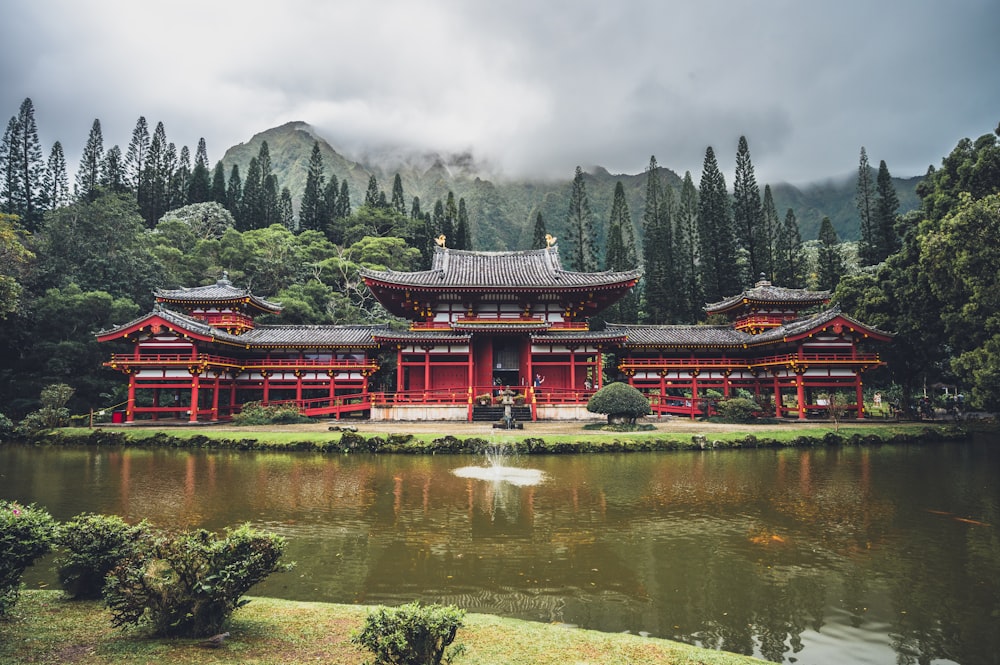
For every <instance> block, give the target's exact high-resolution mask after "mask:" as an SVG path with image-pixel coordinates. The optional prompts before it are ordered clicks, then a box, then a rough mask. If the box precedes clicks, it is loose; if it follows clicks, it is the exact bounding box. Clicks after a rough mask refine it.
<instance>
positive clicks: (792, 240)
mask: <svg viewBox="0 0 1000 665" xmlns="http://www.w3.org/2000/svg"><path fill="white" fill-rule="evenodd" d="M774 262H775V268H774V280H775V282H776V283H778V284H780V285H781V286H785V287H789V288H803V287H804V286H805V280H806V268H805V256H804V254H803V251H802V234H801V233H800V232H799V223H798V221H796V219H795V211H793V210H792V209H791V208H789V209H788V211H787V212H786V213H785V221H784V223H783V224H782V228H781V232H780V233H779V234H778V237H777V238H776V239H775V245H774Z"/></svg>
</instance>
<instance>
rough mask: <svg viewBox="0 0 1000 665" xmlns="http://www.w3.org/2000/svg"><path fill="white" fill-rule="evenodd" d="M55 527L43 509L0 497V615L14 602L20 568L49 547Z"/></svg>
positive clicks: (4, 613) (29, 563) (30, 562)
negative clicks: (1, 499) (3, 499)
mask: <svg viewBox="0 0 1000 665" xmlns="http://www.w3.org/2000/svg"><path fill="white" fill-rule="evenodd" d="M55 531H56V521H55V520H54V519H52V516H51V515H49V513H48V512H46V511H45V510H43V509H41V508H36V507H35V506H34V504H32V505H30V506H21V505H19V504H17V503H13V502H10V501H0V618H2V617H6V616H7V615H8V613H9V612H10V610H11V609H12V608H13V607H14V605H15V603H17V599H18V597H19V596H20V592H21V575H23V574H24V569H25V568H27V567H28V566H30V565H31V564H32V563H34V561H35V559H37V558H38V557H40V556H42V555H44V554H47V553H48V552H49V550H51V549H52V544H53V542H54V541H55Z"/></svg>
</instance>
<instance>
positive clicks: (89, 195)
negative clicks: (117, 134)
mask: <svg viewBox="0 0 1000 665" xmlns="http://www.w3.org/2000/svg"><path fill="white" fill-rule="evenodd" d="M103 160H104V137H103V136H102V134H101V121H100V120H98V119H96V118H95V119H94V123H93V124H92V125H91V127H90V135H89V136H88V137H87V144H86V145H85V146H84V147H83V155H82V156H81V157H80V168H78V169H77V171H76V195H77V196H78V197H79V198H82V199H86V200H87V201H93V200H94V199H95V198H97V188H98V187H99V186H100V183H101V163H102V161H103Z"/></svg>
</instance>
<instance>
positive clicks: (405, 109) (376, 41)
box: [0, 0, 1000, 184]
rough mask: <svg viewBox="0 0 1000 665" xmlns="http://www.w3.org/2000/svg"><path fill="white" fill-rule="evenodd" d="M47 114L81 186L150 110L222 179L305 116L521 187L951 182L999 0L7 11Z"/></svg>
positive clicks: (72, 0)
mask: <svg viewBox="0 0 1000 665" xmlns="http://www.w3.org/2000/svg"><path fill="white" fill-rule="evenodd" d="M25 97H30V98H31V99H32V101H33V103H34V107H35V117H36V121H37V123H38V129H39V135H40V138H41V141H42V143H43V149H44V150H45V153H46V157H47V155H48V150H49V149H50V148H51V145H52V143H53V142H54V141H56V140H59V141H60V142H61V143H62V145H63V148H64V150H65V152H66V156H67V160H68V161H69V163H70V168H71V169H74V168H75V166H76V163H77V161H78V159H79V154H80V152H81V150H82V148H83V145H84V143H85V142H86V139H87V134H88V133H89V131H90V126H91V123H92V122H93V120H94V119H95V118H98V119H100V121H101V125H102V129H103V135H104V142H105V148H109V147H111V145H113V144H119V145H120V146H121V148H122V150H123V151H124V150H125V148H126V147H127V144H128V142H129V139H130V137H131V133H132V129H133V128H134V127H135V123H136V120H137V119H138V117H139V116H140V115H141V116H145V117H146V119H147V121H148V122H149V125H150V128H151V129H152V128H153V127H154V126H155V124H156V123H157V122H159V121H162V122H163V123H164V126H165V128H166V133H167V138H168V140H170V141H172V142H174V143H176V144H177V145H178V147H180V146H182V145H187V146H189V147H190V148H191V150H192V153H193V151H194V149H195V147H196V146H197V142H198V139H199V138H200V137H204V138H205V139H206V141H207V145H208V155H209V159H210V161H211V162H212V163H214V162H215V161H217V160H218V159H220V158H221V157H222V155H223V153H224V151H225V150H226V149H227V148H228V147H230V146H231V145H234V144H237V143H240V142H245V141H247V140H249V139H250V138H251V137H252V136H253V135H254V134H255V133H258V132H260V131H263V130H265V129H268V128H270V127H274V126H277V125H279V124H282V123H285V122H288V121H291V120H302V121H305V122H308V123H310V124H311V125H313V126H314V127H316V128H317V130H318V131H319V133H320V134H321V135H322V136H324V137H326V138H327V140H328V141H330V143H331V144H332V145H333V147H334V148H335V149H337V150H338V151H340V152H342V153H345V154H347V155H348V156H350V155H351V154H352V153H356V151H358V150H360V149H361V148H362V147H364V146H374V147H381V146H403V147H408V148H417V149H430V150H436V151H441V152H449V151H465V150H470V151H472V152H473V153H474V154H475V155H476V156H477V157H478V158H480V159H483V160H488V161H490V162H491V163H492V164H494V165H495V166H496V167H498V168H501V169H502V170H503V171H504V172H505V173H507V174H510V175H525V174H527V175H552V176H558V177H562V178H570V177H572V174H573V170H574V168H575V167H576V165H581V166H583V167H584V168H587V167H589V166H591V165H600V166H604V167H605V168H607V169H608V170H609V171H611V172H612V173H641V172H642V171H643V169H644V168H645V167H646V165H647V164H648V162H649V158H650V155H655V156H656V158H657V161H658V162H659V163H660V165H662V166H666V167H668V168H671V169H673V170H675V171H677V172H678V173H680V174H683V172H684V171H685V170H690V171H691V172H692V175H693V176H694V178H695V181H696V182H697V181H698V178H699V176H700V173H701V167H702V160H703V158H704V154H705V148H706V147H707V146H712V147H713V148H714V150H715V153H716V156H717V158H718V160H719V163H720V166H721V167H722V169H723V171H725V172H726V173H727V175H728V176H729V178H730V179H729V183H730V184H732V181H731V174H732V170H733V167H734V164H735V154H736V146H737V141H738V139H739V136H740V135H745V136H746V137H747V140H748V141H749V144H750V154H751V158H752V161H753V164H754V168H755V172H756V176H757V180H758V182H759V183H761V184H763V183H765V182H772V183H777V182H780V181H788V182H794V183H802V182H807V181H812V180H816V179H822V178H826V177H828V176H835V175H842V174H850V173H852V172H856V170H857V165H858V156H859V151H860V148H861V146H865V148H866V150H867V153H868V157H869V160H870V161H871V163H872V165H873V166H877V165H878V162H879V160H882V159H884V160H885V161H886V163H887V165H888V167H889V170H890V172H891V173H892V174H893V175H895V176H911V175H920V174H923V173H924V172H925V171H926V169H927V167H928V165H931V164H933V165H934V166H938V165H939V164H940V162H941V158H942V157H944V156H945V155H946V154H948V152H950V151H951V149H952V148H953V147H954V146H955V144H956V143H957V142H958V140H959V139H961V138H963V137H969V138H976V137H978V136H980V135H982V134H985V133H988V132H990V131H992V130H993V129H994V128H995V127H996V126H997V123H998V122H1000V2H997V0H951V1H948V2H945V1H943V0H838V1H837V2H829V1H824V0H815V1H812V0H753V1H749V0H726V1H722V0H698V1H696V2H695V1H691V0H686V1H680V0H674V1H672V2H671V1H667V0H649V1H629V0H492V1H484V2H479V1H474V0H385V1H380V0H350V1H341V0H282V1H280V2H274V1H272V2H261V1H259V0H239V1H232V2H230V1H228V0H198V1H191V0H170V1H169V2H156V3H154V2H146V1H140V0H4V2H2V7H0V118H3V122H4V126H6V119H8V118H9V117H10V116H12V115H15V114H16V113H17V111H18V108H19V106H20V104H21V102H22V101H23V100H24V98H25Z"/></svg>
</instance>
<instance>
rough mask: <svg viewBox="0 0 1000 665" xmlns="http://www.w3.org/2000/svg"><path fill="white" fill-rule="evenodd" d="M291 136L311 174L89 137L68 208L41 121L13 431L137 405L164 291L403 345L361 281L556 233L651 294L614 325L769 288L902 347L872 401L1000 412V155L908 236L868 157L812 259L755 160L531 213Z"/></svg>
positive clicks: (437, 175)
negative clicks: (256, 299)
mask: <svg viewBox="0 0 1000 665" xmlns="http://www.w3.org/2000/svg"><path fill="white" fill-rule="evenodd" d="M299 125H304V123H298V124H297V126H295V127H291V128H290V129H292V130H293V131H294V133H295V135H296V136H297V137H299V140H301V139H302V136H306V137H307V138H306V140H311V144H310V146H309V149H308V150H306V152H308V153H309V154H308V156H301V158H293V157H291V156H289V154H286V153H288V150H287V148H288V147H287V146H286V145H284V144H282V145H281V149H280V151H279V153H278V154H279V156H278V158H277V162H278V163H277V165H276V162H275V157H274V156H273V155H272V153H271V149H270V146H269V143H268V141H267V140H266V138H263V139H261V140H259V141H256V142H255V143H254V144H253V146H252V147H251V146H248V145H242V144H241V145H240V146H236V147H234V148H231V149H230V151H229V152H227V155H226V157H225V158H224V159H222V160H219V161H218V162H216V163H215V164H214V166H213V165H211V164H210V162H209V159H208V152H207V147H206V145H205V142H204V140H201V141H199V144H198V146H197V147H196V149H195V151H194V155H193V157H192V154H191V151H190V150H189V148H188V147H186V146H185V147H182V148H180V149H179V150H178V149H177V147H176V146H175V145H174V144H173V143H170V142H169V141H168V140H167V136H166V131H165V128H164V126H163V124H162V123H158V124H157V125H156V126H155V127H154V128H153V130H152V131H150V128H149V125H148V124H147V122H146V120H145V118H139V120H138V122H137V123H136V126H135V129H134V131H133V133H132V137H131V140H130V142H129V143H128V145H127V147H126V149H125V150H124V151H123V150H122V149H121V148H120V147H119V146H118V145H113V146H112V147H110V148H107V149H105V146H104V140H103V136H102V132H101V124H100V121H99V120H94V122H93V125H92V127H91V130H90V133H89V136H88V137H87V140H86V143H85V148H84V151H83V154H82V157H81V159H80V163H79V165H78V167H77V169H76V170H75V177H74V181H73V184H72V187H71V186H70V181H69V172H70V170H69V168H68V165H67V164H66V160H65V157H64V153H63V149H62V146H61V145H60V143H59V142H56V143H54V144H53V145H52V146H51V148H50V150H49V151H48V157H47V159H46V158H45V157H44V152H43V148H42V146H41V144H40V142H39V139H38V130H37V127H36V124H35V119H34V109H33V106H32V103H31V100H30V99H26V100H25V101H24V103H23V104H22V105H21V107H20V109H19V110H18V112H17V113H16V114H15V115H13V116H12V117H11V118H10V121H9V122H8V124H7V128H6V131H5V133H4V135H3V140H2V144H0V414H6V416H8V417H9V418H11V419H14V420H17V419H19V418H21V417H23V416H24V414H25V413H27V412H29V411H31V410H32V409H35V408H36V407H37V405H38V396H39V395H40V393H41V390H42V388H43V387H45V386H47V385H51V384H57V383H59V384H67V385H69V386H71V387H72V388H73V389H74V390H75V393H74V397H73V401H72V402H71V404H70V406H71V408H72V409H73V410H74V411H77V412H81V411H86V410H87V409H89V408H104V407H107V406H110V405H112V404H116V403H118V402H120V401H122V394H121V393H122V390H123V389H124V384H123V382H122V381H121V380H120V377H119V376H117V375H116V374H115V373H113V372H110V371H109V370H106V369H104V368H102V365H101V363H102V361H103V360H104V359H105V358H106V357H107V356H108V354H109V353H110V352H111V351H112V349H108V348H103V347H99V346H98V344H97V342H96V340H95V338H94V333H95V332H97V331H98V330H102V329H107V328H110V327H112V326H113V325H116V324H121V323H124V322H126V321H128V320H131V319H133V318H135V317H137V316H139V315H140V314H141V313H144V312H146V311H148V310H149V309H150V307H151V306H152V298H153V296H152V292H153V290H154V289H155V288H176V287H179V286H195V285H200V284H206V283H212V282H214V281H215V280H216V279H218V278H219V277H220V276H221V275H222V273H223V271H226V272H227V273H228V275H229V277H230V279H231V280H232V281H233V282H234V283H236V284H238V285H240V286H247V287H249V288H251V289H252V290H253V292H254V293H257V294H259V295H262V296H265V297H267V298H271V299H274V300H277V301H279V302H281V303H282V305H283V307H284V310H283V312H282V314H281V317H280V318H281V321H282V322H285V323H343V322H381V321H390V322H391V317H389V315H388V314H387V313H386V312H385V311H384V310H383V309H382V308H381V307H380V306H379V305H378V304H377V303H376V302H374V300H373V299H372V297H371V295H370V294H369V293H368V292H367V290H366V289H365V288H364V285H363V283H362V282H361V281H360V279H359V277H358V269H359V268H360V267H373V268H392V269H396V270H415V269H421V268H425V267H426V266H427V262H428V260H429V256H430V247H431V245H432V242H433V240H432V239H433V238H435V237H437V236H438V235H442V234H443V235H444V236H446V238H447V239H448V240H447V243H448V246H449V247H452V248H457V249H497V248H515V247H540V246H543V245H544V238H545V235H546V233H552V234H554V235H557V236H558V237H559V240H560V250H561V256H562V259H563V263H564V265H565V266H567V267H568V268H570V269H576V270H587V271H590V270H603V269H613V270H619V269H627V268H632V267H635V266H637V265H638V266H641V268H642V269H643V273H644V277H643V280H642V282H641V283H640V287H639V288H638V290H637V291H636V292H635V293H633V294H631V295H630V296H629V297H627V298H625V299H624V300H623V301H621V302H620V303H618V304H616V305H615V306H613V307H612V308H611V309H610V310H608V311H606V312H604V313H602V318H604V319H605V320H613V321H619V322H643V323H654V324H659V323H698V322H702V321H703V319H704V311H703V306H704V304H705V303H707V302H714V301H718V300H720V299H721V298H723V297H725V296H728V295H732V294H735V293H738V292H740V291H741V290H743V289H744V288H746V287H748V286H749V285H751V284H752V283H753V282H754V281H755V280H756V279H757V278H758V276H759V275H764V276H766V277H767V278H769V279H771V280H772V281H773V282H775V283H777V284H780V285H782V286H788V287H809V288H818V289H824V290H830V291H832V292H833V294H834V300H836V301H838V302H840V303H841V304H842V305H843V306H844V308H845V310H847V311H849V312H851V313H853V314H854V315H856V316H857V317H858V318H860V319H861V320H864V321H866V322H867V323H870V324H873V325H875V326H877V327H879V328H881V329H884V330H887V331H892V332H894V333H896V334H897V338H896V342H895V343H894V344H893V345H892V348H891V350H890V351H888V352H887V353H886V359H887V360H888V361H889V363H890V364H889V367H888V368H887V369H885V370H880V372H879V373H878V374H877V375H872V376H871V377H870V378H869V381H868V384H869V388H872V389H874V387H876V386H877V387H879V388H881V389H883V390H887V391H890V393H892V392H896V393H898V394H899V396H900V398H901V399H906V397H907V396H908V395H912V394H914V393H916V392H921V391H923V390H924V386H925V385H933V384H935V383H938V382H944V383H948V384H953V385H958V386H960V387H961V389H963V390H964V391H966V393H968V396H969V397H970V401H971V402H972V403H974V404H975V405H977V406H980V407H983V408H991V409H995V408H997V407H998V406H1000V379H998V378H997V376H1000V373H998V371H997V370H998V369H1000V315H998V314H997V312H1000V306H998V305H1000V302H997V299H998V298H1000V295H997V294H998V293H1000V290H998V289H997V288H996V287H997V286H998V284H996V282H997V281H998V275H997V268H996V266H998V265H1000V256H997V255H996V254H997V253H998V252H1000V249H998V247H1000V205H998V204H1000V195H998V191H1000V145H998V139H997V136H996V134H995V133H994V134H986V135H984V136H982V137H980V138H978V139H976V140H975V141H972V140H969V139H962V140H961V141H960V142H959V143H958V145H957V146H956V148H955V150H954V151H953V152H952V153H951V154H950V155H948V156H947V157H945V158H944V160H943V161H942V165H941V167H940V168H939V169H934V168H931V169H930V170H929V171H928V173H927V175H926V176H925V177H924V178H923V179H922V180H921V181H920V183H919V185H918V186H917V191H916V194H917V196H919V207H918V208H917V209H915V210H911V211H909V212H904V213H902V214H901V213H900V208H901V204H900V200H901V196H900V195H899V194H898V193H897V191H896V188H895V183H896V182H898V181H895V180H894V179H893V178H892V176H891V175H890V174H889V171H888V168H887V166H886V164H885V162H884V161H882V162H880V164H879V166H878V167H877V168H873V167H872V166H871V165H870V164H869V163H868V157H867V154H866V152H865V150H864V148H861V152H860V159H859V163H858V170H857V178H856V183H855V187H854V189H855V196H854V197H853V198H854V200H853V204H854V211H853V212H854V215H855V219H856V222H855V228H856V234H852V235H853V238H856V240H852V241H851V242H841V238H840V236H839V235H838V230H837V228H836V225H835V224H834V223H833V221H832V220H831V219H830V218H829V217H828V216H827V217H824V218H822V220H821V221H820V223H819V227H818V230H817V235H818V237H817V239H815V240H811V239H810V240H809V241H805V242H804V241H803V237H802V232H801V229H800V226H799V222H798V220H797V212H796V210H795V209H793V208H792V207H787V208H785V209H781V208H779V206H778V204H777V203H776V196H775V192H774V191H773V190H772V188H771V187H770V185H764V187H763V189H761V187H760V186H759V185H758V183H757V181H756V177H755V175H754V169H753V164H752V160H751V156H750V149H749V143H748V141H747V139H746V138H745V137H741V138H740V141H739V144H738V146H737V147H736V170H735V177H734V181H733V183H732V186H729V185H727V183H726V182H725V177H724V176H723V173H722V170H721V169H720V166H719V163H718V161H717V158H716V153H715V151H714V150H713V148H712V147H707V148H706V151H705V158H704V163H703V168H702V172H701V173H700V174H699V175H698V176H697V179H696V176H693V175H692V174H691V173H685V174H684V176H683V177H679V176H677V175H676V174H674V173H672V172H670V171H669V170H667V169H664V168H662V167H660V166H659V165H658V164H657V161H656V158H655V157H653V158H651V159H650V162H649V166H648V168H647V169H646V171H645V173H644V174H642V175H641V176H622V177H614V176H610V174H607V173H606V172H602V173H599V172H594V173H589V174H588V173H585V172H584V171H583V170H582V169H581V168H579V167H577V168H576V171H575V174H574V176H573V179H572V181H571V182H569V183H567V184H566V186H565V187H564V188H563V189H561V190H559V191H554V190H553V189H552V188H542V187H538V188H537V191H535V197H534V200H531V199H532V197H531V196H529V195H526V194H525V193H524V191H526V190H525V189H524V188H523V187H522V189H521V190H520V194H519V195H518V196H517V197H511V196H504V192H503V189H504V187H510V185H509V184H505V183H498V184H494V183H491V182H487V181H484V180H482V179H480V178H478V177H470V178H466V179H464V180H463V179H462V178H460V177H458V178H456V177H455V175H454V173H453V172H449V171H448V169H447V168H446V167H445V165H444V164H441V163H439V162H432V163H431V164H429V165H428V166H427V168H424V169H422V170H421V174H422V176H421V177H422V180H421V182H420V183H416V182H415V180H414V178H413V176H412V173H413V171H412V170H406V169H401V170H400V171H397V172H395V173H394V174H393V175H392V176H391V177H389V176H387V175H386V174H385V173H381V172H377V169H367V170H366V169H363V168H361V167H360V166H359V165H358V164H357V163H354V162H349V161H348V160H345V159H343V158H341V157H340V156H338V155H336V154H335V153H332V151H331V150H330V149H329V146H328V145H326V144H325V142H323V141H320V140H319V139H318V138H317V137H314V136H312V135H311V134H308V132H304V131H303V127H302V126H299ZM306 127H307V126H306ZM998 130H1000V128H998ZM299 152H300V153H301V152H302V150H301V149H300V150H299ZM296 159H298V162H302V163H303V164H304V165H302V164H300V165H299V167H297V170H298V172H300V174H302V175H300V177H298V178H297V179H296V180H295V181H294V182H293V181H292V180H290V179H289V177H288V174H289V173H292V172H295V171H296V168H292V167H291V166H290V165H289V164H287V163H286V162H288V161H289V160H291V161H295V160H296ZM453 170H454V169H453V168H452V171H453ZM403 174H405V177H404V175H403ZM379 175H381V177H382V179H383V182H380V181H379ZM612 180H613V181H614V182H613V184H612V182H611V181H612ZM428 182H432V183H433V186H429V185H428V184H427V183H428ZM362 183H363V186H362ZM405 183H408V185H407V184H405ZM417 185H419V186H417ZM408 186H409V187H411V189H408ZM293 189H294V194H293ZM456 190H457V191H458V193H456ZM413 191H420V192H421V193H423V194H424V197H425V200H421V197H420V196H419V195H416V194H414V193H413ZM527 191H533V190H532V188H528V190H527ZM428 193H429V194H430V196H428ZM466 196H468V197H469V198H468V200H467V198H466ZM512 200H514V201H517V202H516V203H511V201H512ZM491 206H492V210H491ZM595 211H596V212H595ZM497 219H500V220H507V221H508V222H509V223H507V222H503V221H502V222H501V223H500V224H497V223H496V220H497ZM510 220H516V223H515V222H514V221H510ZM498 227H499V228H498ZM841 234H843V222H841Z"/></svg>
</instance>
